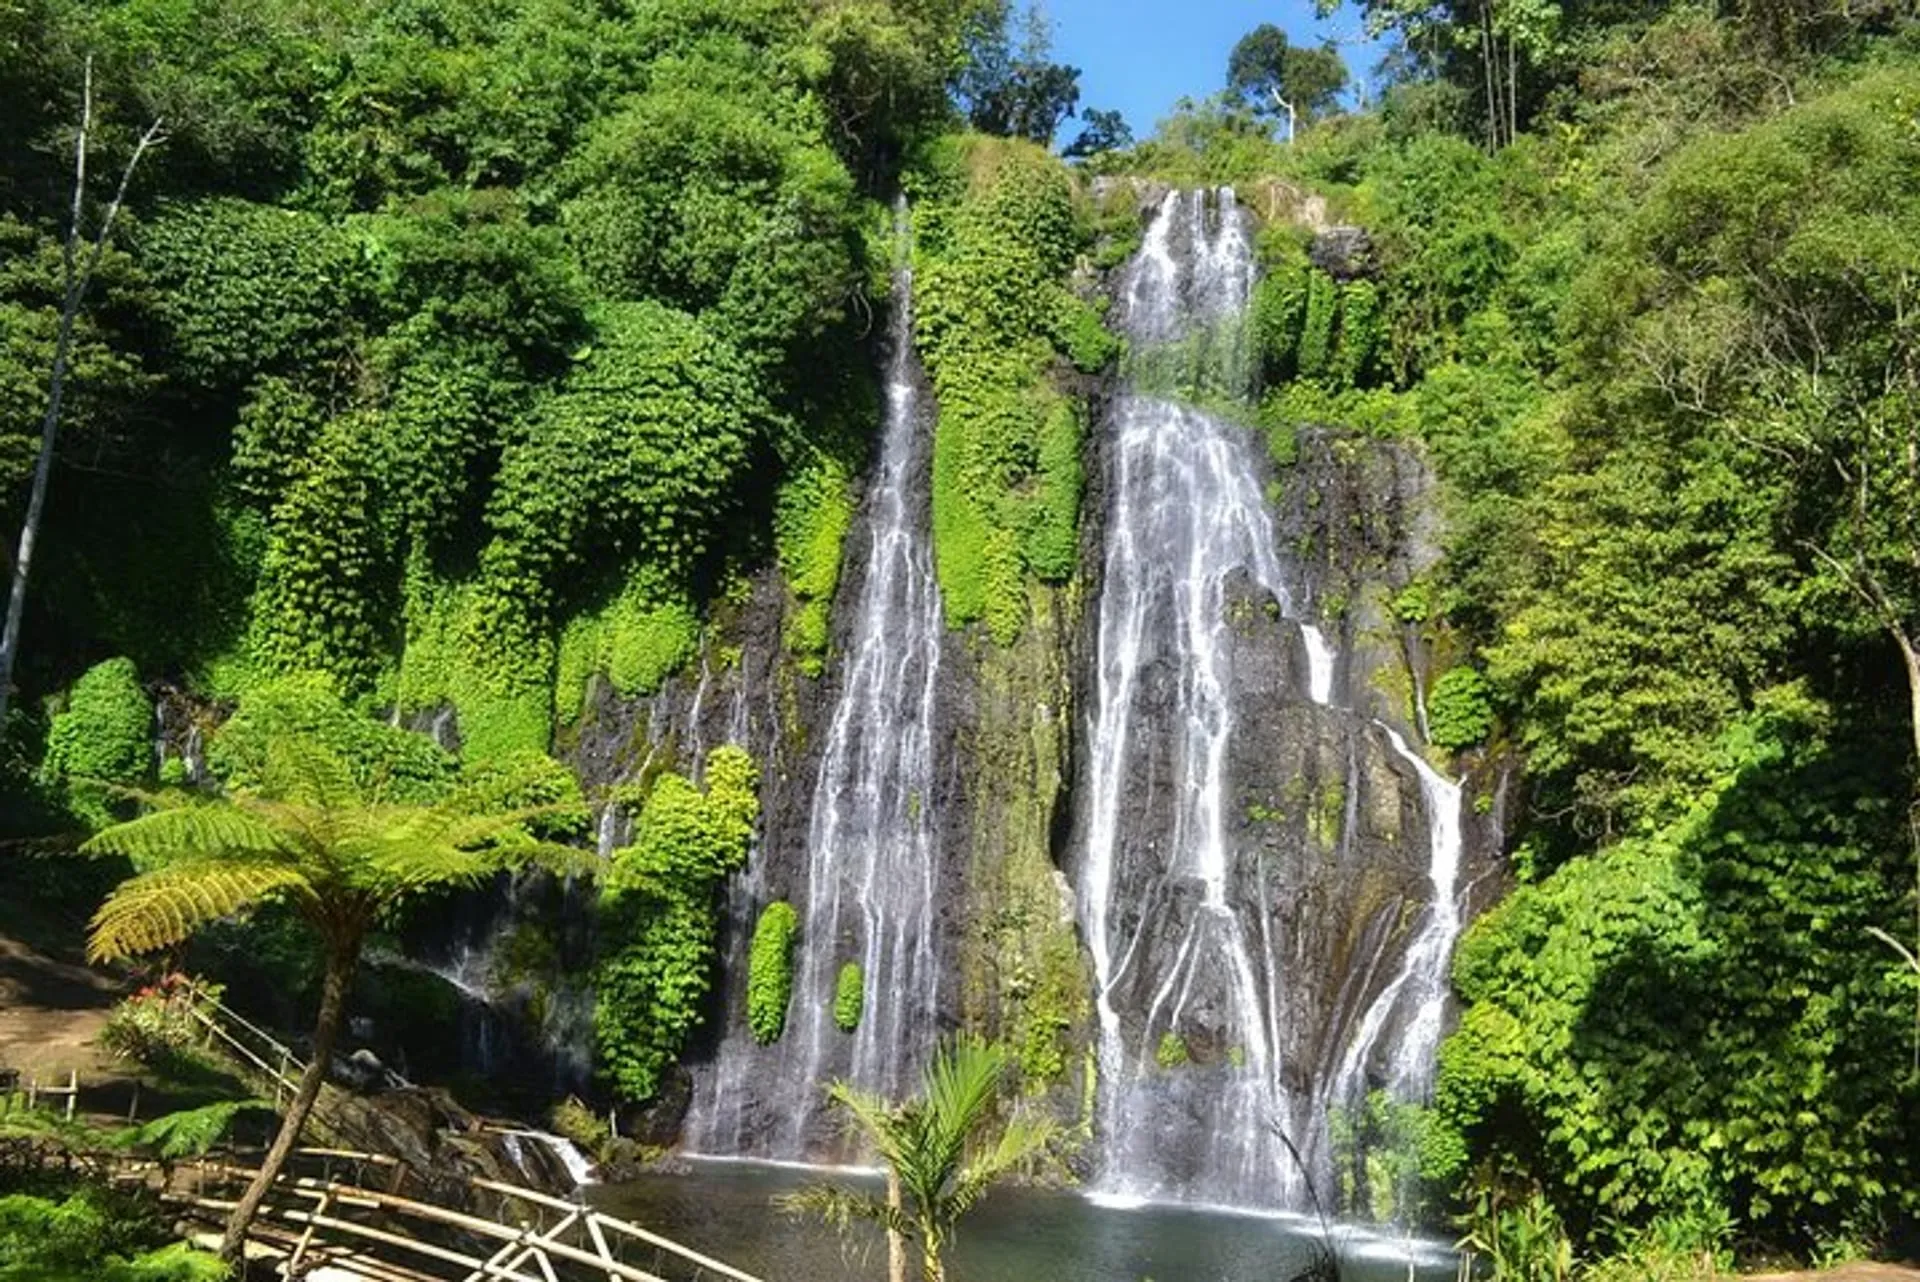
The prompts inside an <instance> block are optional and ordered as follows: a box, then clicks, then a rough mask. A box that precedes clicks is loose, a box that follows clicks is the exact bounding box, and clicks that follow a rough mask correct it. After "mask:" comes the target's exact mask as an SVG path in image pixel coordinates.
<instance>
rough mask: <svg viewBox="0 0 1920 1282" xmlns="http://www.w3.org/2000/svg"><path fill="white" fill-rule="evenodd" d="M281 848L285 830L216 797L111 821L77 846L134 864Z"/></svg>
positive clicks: (241, 855) (266, 852) (82, 850)
mask: <svg viewBox="0 0 1920 1282" xmlns="http://www.w3.org/2000/svg"><path fill="white" fill-rule="evenodd" d="M285 849H286V839H285V837H284V835H283V834H282V833H281V832H279V831H277V830H276V829H275V828H274V827H273V826H272V825H271V824H268V823H265V822H262V821H261V820H260V819H259V818H258V817H256V816H254V815H252V814H249V813H248V812H247V811H245V810H242V809H240V808H238V807H236V806H231V805H225V804H222V803H218V802H213V803H209V802H199V803H195V804H191V805H179V806H169V807H168V808H166V809H160V810H154V811H153V812H151V813H149V814H145V815H142V816H140V817H139V818H138V819H133V820H129V821H128V822H126V823H123V824H116V825H114V826H113V827H111V828H108V829H106V830H105V831H104V832H102V833H100V834H99V835H98V836H96V837H94V838H92V839H91V840H90V841H88V842H87V843H86V844H85V845H83V846H81V847H80V853H81V854H83V855H125V856H127V858H129V859H132V860H133V861H135V863H137V864H144V863H148V862H150V861H153V860H157V859H167V858H170V857H172V856H174V855H177V854H178V853H179V852H181V851H183V850H191V851H193V852H194V853H195V854H197V855H199V856H202V857H204V858H208V859H214V858H223V857H228V856H232V857H239V858H246V859H252V858H254V857H256V856H260V855H275V854H280V853H283V852H284V851H285Z"/></svg>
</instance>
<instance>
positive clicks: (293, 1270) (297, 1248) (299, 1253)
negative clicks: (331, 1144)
mask: <svg viewBox="0 0 1920 1282" xmlns="http://www.w3.org/2000/svg"><path fill="white" fill-rule="evenodd" d="M333 1189H334V1186H333V1185H332V1184H328V1185H327V1189H326V1192H324V1193H322V1194H321V1195H320V1205H318V1206H316V1207H314V1208H313V1218H312V1219H310V1220H308V1221H307V1230H306V1232H304V1233H302V1234H301V1235H300V1241H299V1242H297V1243H295V1244H294V1248H293V1256H292V1258H290V1259H289V1260H288V1261H287V1268H286V1275H287V1276H288V1277H290V1278H297V1277H299V1276H300V1261H301V1260H302V1259H304V1258H306V1254H307V1246H308V1244H309V1243H311V1242H312V1241H313V1231H314V1230H315V1229H317V1228H319V1227H320V1222H319V1221H320V1217H321V1216H323V1215H325V1214H326V1213H327V1208H328V1207H330V1206H332V1205H333Z"/></svg>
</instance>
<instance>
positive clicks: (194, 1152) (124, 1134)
mask: <svg viewBox="0 0 1920 1282" xmlns="http://www.w3.org/2000/svg"><path fill="white" fill-rule="evenodd" d="M272 1111H273V1106H272V1105H271V1104H267V1103H265V1102H264V1101H262V1100H257V1099H243V1100H221V1101H220V1102H219V1103H217V1104H207V1105H203V1106H202V1107H200V1108H189V1109H184V1110H182V1111H180V1112H178V1113H168V1114H166V1115H165V1116H164V1117H156V1118H154V1119H153V1120H152V1121H151V1122H144V1123H142V1124H141V1125H139V1126H130V1127H127V1128H126V1129H125V1130H122V1131H118V1132H116V1133H115V1134H114V1136H113V1141H112V1142H113V1144H114V1145H115V1147H118V1148H132V1149H143V1150H145V1151H147V1152H150V1153H152V1154H153V1155H154V1156H155V1157H158V1158H160V1159H162V1160H163V1161H173V1160H175V1159H177V1158H182V1157H202V1156H204V1155H205V1154H206V1152H207V1151H208V1150H209V1149H211V1148H212V1147H213V1146H214V1145H215V1144H218V1143H219V1142H220V1141H221V1139H222V1138H224V1137H225V1136H226V1133H227V1130H228V1128H229V1127H231V1126H232V1125H233V1121H234V1119H235V1118H237V1117H239V1116H240V1114H242V1113H255V1112H263V1113H271V1112H272Z"/></svg>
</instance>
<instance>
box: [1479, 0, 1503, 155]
mask: <svg viewBox="0 0 1920 1282" xmlns="http://www.w3.org/2000/svg"><path fill="white" fill-rule="evenodd" d="M1490 4H1491V0H1481V4H1480V67H1481V70H1483V71H1484V72H1485V73H1486V80H1487V150H1488V151H1489V152H1495V151H1498V150H1500V90H1499V88H1498V87H1497V86H1496V84H1495V80H1496V67H1497V65H1498V63H1499V53H1498V51H1497V50H1496V48H1495V47H1494V39H1493V11H1492V9H1491V8H1490Z"/></svg>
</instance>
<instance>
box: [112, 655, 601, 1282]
mask: <svg viewBox="0 0 1920 1282" xmlns="http://www.w3.org/2000/svg"><path fill="white" fill-rule="evenodd" d="M218 746H219V748H220V749H221V752H220V754H219V756H220V759H221V760H222V762H223V764H224V765H225V767H226V777H225V780H224V784H225V786H224V788H223V789H221V790H220V791H219V792H218V793H217V794H214V795H193V796H183V795H161V796H154V797H152V798H151V799H150V800H151V806H150V809H149V811H148V813H146V814H143V815H141V816H140V817H138V818H135V819H131V820H128V821H127V822H125V823H121V824H115V825H113V826H112V827H109V828H107V829H105V830H104V831H102V832H99V833H96V834H95V835H94V836H93V837H92V838H90V839H89V840H88V841H87V843H86V845H84V846H82V847H81V851H82V853H83V854H90V855H120V856H124V857H127V858H129V859H131V860H132V861H133V862H134V865H135V867H136V868H145V869H146V871H143V872H139V873H136V875H134V876H133V877H131V878H129V879H128V880H126V881H124V882H122V883H121V884H120V885H119V886H118V887H117V888H115V890H114V891H113V893H112V894H111V895H109V896H108V897H107V900H106V902H105V903H104V904H102V905H101V906H100V910H99V911H98V912H97V913H96V914H94V918H93V923H92V927H91V931H90V937H89V940H88V945H87V952H88V956H89V957H90V958H92V959H94V960H102V961H120V960H125V959H128V958H132V957H136V956H139V955H141V954H146V953H152V952H155V951H157V950H160V949H165V948H172V947H175V946H177V945H179V944H181V943H182V942H184V941H185V940H186V939H187V938H188V937H190V936H191V935H193V934H194V933H195V932H196V931H198V930H200V929H201V928H203V927H205V926H208V925H211V924H212V923H214V922H216V921H218V920H220V919H222V918H225V917H230V916H233V915H234V914H235V913H238V912H240V911H242V910H244V909H247V908H250V907H252V906H254V905H256V904H260V903H263V902H284V903H286V904H288V905H289V906H290V907H291V908H292V909H293V910H294V911H295V912H296V913H297V914H298V915H299V917H300V918H301V920H302V921H303V922H304V923H305V924H306V926H307V928H308V929H309V930H311V931H312V932H313V934H314V936H315V937H316V938H317V939H318V940H319V942H320V944H321V948H322V953H323V957H324V966H325V972H324V977H323V981H322V988H321V997H320V1011H319V1015H318V1017H317V1020H316V1022H315V1025H314V1032H313V1045H312V1051H311V1060H310V1062H309V1063H308V1064H307V1066H306V1068H305V1069H304V1070H303V1072H302V1073H301V1076H300V1082H299V1087H298V1089H297V1090H296V1091H295V1092H294V1096H293V1099H292V1101H291V1102H290V1103H289V1105H288V1107H287V1112H286V1117H285V1119H284V1120H283V1122H282V1125H281V1128H280V1132H279V1134H278V1135H277V1136H276V1137H275V1139H274V1142H273V1145H272V1147H271V1148H270V1149H269V1150H268V1152H267V1156H266V1158H265V1160H264V1161H263V1162H262V1163H261V1167H260V1173H259V1174H258V1175H257V1176H256V1177H255V1178H254V1180H253V1181H252V1182H251V1184H250V1185H249V1186H248V1188H247V1191H246V1193H245V1194H244V1195H242V1197H241V1199H240V1202H239V1204H238V1205H237V1207H236V1208H235V1210H234V1213H233V1216H232V1218H231V1219H230V1221H229V1222H228V1225H227V1231H226V1236H225V1238H224V1240H223V1241H222V1244H221V1256H222V1258H225V1259H228V1260H235V1259H238V1258H239V1252H240V1250H241V1248H242V1246H243V1245H244V1243H245V1240H246V1233H247V1229H248V1226H249V1224H250V1223H251V1221H252V1218H253V1215H254V1213H255V1211H256V1210H257V1209H258V1208H259V1205H260V1201H261V1199H262V1198H263V1197H264V1196H265V1195H266V1192H267V1190H268V1188H269V1187H270V1186H271V1185H272V1183H273V1181H274V1179H275V1178H276V1177H277V1176H278V1174H279V1171H280V1168H281V1167H282V1166H283V1165H284V1164H285V1163H286V1160H287V1157H288V1155H289V1154H290V1153H291V1152H292V1151H293V1148H294V1146H295V1144H297V1143H298V1142H299V1138H300V1132H301V1129H302V1127H304V1126H305V1124H306V1120H307V1116H308V1114H309V1113H311V1112H312V1110H313V1106H314V1103H315V1101H316V1100H317V1099H318V1098H319V1094H320V1089H321V1087H322V1086H323V1085H324V1084H325V1082H326V1079H327V1074H328V1070H329V1068H330V1066H331V1064H332V1060H333V1048H334V1044H335V1042H336V1041H337V1039H338V1037H339V1034H340V1030H341V1027H342V1025H343V1023H344V1021H345V1016H346V999H347V994H348V990H349V987H350V985H351V983H352V979H353V974H354V971H355V969H356V968H357V966H358V965H359V961H360V954H361V951H362V949H363V948H364V947H365V944H366V940H367V936H368V934H369V933H370V932H371V931H372V930H373V928H374V926H375V924H376V923H377V922H379V921H380V920H381V919H382V918H384V917H386V916H388V915H390V914H391V913H392V912H393V911H394V910H395V909H396V908H397V907H398V906H400V905H402V904H404V903H406V902H408V901H410V900H412V899H415V898H417V897H419V896H421V895H423V894H429V893H432V892H435V891H445V890H446V889H448V888H451V887H455V886H474V885H478V884H480V883H481V882H482V881H485V880H487V879H489V878H491V877H492V876H493V875H494V874H496V873H498V872H500V871H502V870H506V869H513V868H517V867H519V866H522V865H524V864H526V863H528V862H530V861H540V862H543V863H548V864H551V865H555V866H560V867H568V868H574V867H579V866H580V865H581V863H582V861H581V859H580V857H579V855H578V852H576V851H574V850H573V849H572V848H570V847H565V846H559V845H555V844H553V843H550V842H547V841H543V840H541V839H540V838H539V837H538V836H537V835H536V832H537V829H538V827H539V826H540V825H541V824H543V823H547V822H550V821H554V820H561V819H564V818H565V817H566V815H567V813H568V810H569V808H570V806H569V803H570V802H571V803H572V806H573V807H574V808H576V810H575V813H576V817H577V805H578V796H579V788H578V785H577V784H576V783H575V782H574V780H573V776H572V775H570V774H568V773H567V772H566V771H564V770H562V769H561V768H560V767H559V766H558V765H556V764H555V763H553V762H552V761H549V760H548V759H547V758H546V757H544V756H537V755H536V756H534V757H532V758H530V759H527V760H523V761H520V762H516V763H512V764H503V763H489V764H482V765H479V766H477V767H471V768H469V769H468V770H466V771H464V772H458V773H456V771H455V770H454V768H453V763H452V762H451V761H450V760H448V759H447V758H446V757H445V755H444V754H442V753H439V751H438V750H437V749H435V748H433V746H432V745H431V744H429V743H428V742H427V741H425V740H424V739H421V738H419V737H418V736H415V735H412V734H409V733H408V732H406V731H403V730H394V729H392V728H391V727H388V726H385V725H382V724H379V723H377V722H366V721H362V720H361V719H359V718H357V717H356V716H355V715H354V714H353V713H351V712H349V711H348V710H347V709H345V708H344V707H342V706H341V705H340V704H339V703H338V702H337V700H335V699H334V698H332V697H331V692H330V691H329V690H328V689H327V688H326V687H325V686H324V685H320V684H317V683H316V682H311V681H309V682H300V683H282V684H269V685H265V686H262V687H260V689H259V690H258V692H257V693H256V694H255V696H254V697H253V699H251V700H250V701H249V702H248V703H247V705H245V706H244V707H243V708H242V710H241V711H240V713H238V714H237V715H236V716H235V717H234V718H233V720H231V721H230V722H228V723H227V725H226V727H225V728H224V729H223V730H222V732H221V735H220V739H219V744H218Z"/></svg>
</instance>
